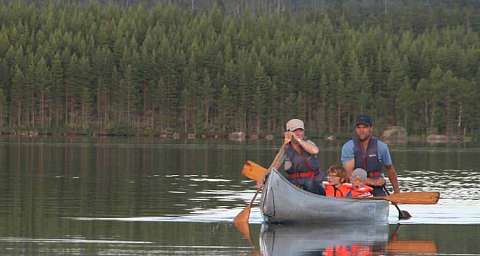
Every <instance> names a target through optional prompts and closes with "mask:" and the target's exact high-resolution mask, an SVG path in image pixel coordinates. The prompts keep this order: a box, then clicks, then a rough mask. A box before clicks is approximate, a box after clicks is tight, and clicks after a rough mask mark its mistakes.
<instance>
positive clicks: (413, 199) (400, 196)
mask: <svg viewBox="0 0 480 256" xmlns="http://www.w3.org/2000/svg"><path fill="white" fill-rule="evenodd" d="M439 198H440V193H439V192H400V193H393V194H390V195H387V196H376V197H373V199H379V200H387V201H390V202H392V203H397V204H436V203H437V202H438V199H439Z"/></svg>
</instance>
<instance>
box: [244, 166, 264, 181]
mask: <svg viewBox="0 0 480 256" xmlns="http://www.w3.org/2000/svg"><path fill="white" fill-rule="evenodd" d="M267 172H268V170H267V169H266V168H264V167H262V166H261V165H259V164H256V163H254V162H252V161H247V162H245V164H244V165H243V168H242V174H243V175H245V176H246V177H248V178H250V179H252V180H255V181H258V182H261V181H263V179H264V178H265V175H267Z"/></svg>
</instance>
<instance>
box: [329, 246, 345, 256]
mask: <svg viewBox="0 0 480 256" xmlns="http://www.w3.org/2000/svg"><path fill="white" fill-rule="evenodd" d="M350 255H352V253H351V252H350V249H349V248H348V247H347V246H344V245H337V246H328V247H326V248H325V250H324V251H323V256H350Z"/></svg>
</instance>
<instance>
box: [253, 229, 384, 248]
mask: <svg viewBox="0 0 480 256" xmlns="http://www.w3.org/2000/svg"><path fill="white" fill-rule="evenodd" d="M388 231H389V228H388V225H373V226H372V225H358V224H352V225H337V226H334V225H329V226H325V225H322V226H318V225H273V224H263V225H262V229H261V233H260V251H261V253H262V255H371V254H372V253H374V254H376V253H375V252H378V251H384V249H385V247H386V245H387V242H388Z"/></svg>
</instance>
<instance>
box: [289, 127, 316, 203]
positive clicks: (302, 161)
mask: <svg viewBox="0 0 480 256" xmlns="http://www.w3.org/2000/svg"><path fill="white" fill-rule="evenodd" d="M286 130H287V131H286V132H285V134H284V143H285V144H286V145H285V156H284V157H285V160H284V168H285V171H286V172H287V179H288V180H289V181H290V182H292V183H293V184H295V185H296V186H298V187H300V188H302V189H305V190H307V191H310V192H312V193H316V194H321V195H324V194H325V192H324V190H323V187H322V186H321V184H322V180H323V177H324V174H323V172H322V171H321V170H320V163H319V161H318V158H317V154H318V152H319V150H318V147H317V146H316V145H315V143H313V141H311V140H305V126H304V124H303V121H302V120H300V119H291V120H289V121H288V122H287V124H286Z"/></svg>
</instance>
